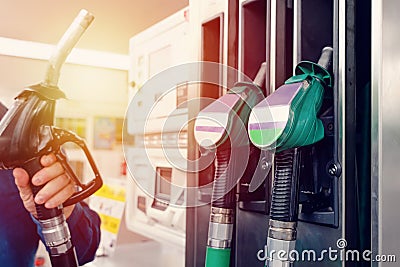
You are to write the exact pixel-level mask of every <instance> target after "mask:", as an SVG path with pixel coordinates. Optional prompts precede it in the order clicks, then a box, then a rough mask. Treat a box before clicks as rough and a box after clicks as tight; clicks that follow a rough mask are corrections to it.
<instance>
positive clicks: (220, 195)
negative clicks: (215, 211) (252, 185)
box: [211, 146, 235, 209]
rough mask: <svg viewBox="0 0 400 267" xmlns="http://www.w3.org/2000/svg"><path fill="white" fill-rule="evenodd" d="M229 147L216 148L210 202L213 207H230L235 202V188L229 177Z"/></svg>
mask: <svg viewBox="0 0 400 267" xmlns="http://www.w3.org/2000/svg"><path fill="white" fill-rule="evenodd" d="M230 156H231V148H230V146H223V147H221V148H219V149H217V157H216V166H215V175H214V177H215V179H214V186H213V192H212V197H211V201H212V202H211V203H212V206H213V207H217V208H225V209H231V208H233V206H234V203H235V190H234V189H233V188H234V186H233V185H232V183H233V182H232V181H231V180H232V177H230V171H229V170H230V169H231V168H232V166H230V165H232V164H230Z"/></svg>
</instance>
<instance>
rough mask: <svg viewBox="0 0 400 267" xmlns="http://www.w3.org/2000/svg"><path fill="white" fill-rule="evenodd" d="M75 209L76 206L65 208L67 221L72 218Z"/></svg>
mask: <svg viewBox="0 0 400 267" xmlns="http://www.w3.org/2000/svg"><path fill="white" fill-rule="evenodd" d="M74 208H75V204H74V205H71V206H68V207H65V208H64V215H65V219H68V218H69V216H71V214H72V212H73V210H74Z"/></svg>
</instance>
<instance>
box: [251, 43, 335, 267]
mask: <svg viewBox="0 0 400 267" xmlns="http://www.w3.org/2000/svg"><path fill="white" fill-rule="evenodd" d="M332 55H333V49H332V48H330V47H326V48H324V49H323V50H322V53H321V57H320V59H319V61H318V64H315V63H313V62H309V61H302V62H300V63H299V64H298V65H297V66H296V69H295V75H294V76H293V77H291V78H289V79H288V80H287V81H286V82H285V84H284V85H282V86H281V87H279V88H278V89H277V90H275V92H273V93H272V94H271V95H269V96H268V97H267V98H266V99H265V100H263V101H261V102H260V103H259V104H258V105H257V106H255V107H254V109H253V110H252V113H251V114H250V119H249V124H248V132H249V137H250V140H251V142H252V143H253V144H254V145H256V146H257V147H259V148H261V149H264V150H273V149H275V150H276V152H277V153H276V154H275V159H274V161H275V164H274V166H275V167H274V180H273V185H272V199H271V208H270V221H269V229H268V238H267V261H266V263H265V264H266V266H268V267H289V266H292V264H293V263H292V262H291V261H290V258H289V257H288V255H290V252H291V251H292V250H294V249H295V245H296V238H297V220H298V208H299V173H300V170H301V169H300V168H301V162H302V154H301V147H303V146H307V145H311V144H314V143H316V142H318V141H320V140H321V139H322V138H323V137H324V127H323V124H322V121H321V120H320V119H319V118H318V113H319V110H320V108H321V105H322V101H323V97H324V90H325V88H327V87H331V86H332V76H331V75H330V73H329V71H328V69H329V67H330V65H331V62H332ZM279 250H284V251H285V252H286V254H285V255H286V256H284V257H281V255H279V256H278V255H276V253H275V254H273V253H272V252H273V251H279Z"/></svg>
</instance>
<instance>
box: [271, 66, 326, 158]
mask: <svg viewBox="0 0 400 267" xmlns="http://www.w3.org/2000/svg"><path fill="white" fill-rule="evenodd" d="M295 74H296V75H295V76H293V77H291V78H289V79H288V80H287V81H286V82H285V84H292V83H298V82H302V83H303V86H302V88H301V89H300V90H299V92H298V93H297V95H296V96H295V97H294V99H293V101H292V103H291V105H290V111H289V120H288V123H287V125H286V127H285V129H284V130H283V132H282V134H281V136H280V137H279V138H278V140H277V143H276V151H277V152H279V151H283V150H285V149H289V148H294V147H300V146H306V145H310V144H313V143H316V142H318V141H320V140H321V139H322V138H323V137H324V127H323V125H322V121H321V120H320V119H318V117H317V115H318V112H319V109H320V108H321V105H322V100H323V95H324V86H328V87H331V86H332V77H331V75H330V74H329V72H328V71H327V70H326V69H324V68H322V67H321V66H319V65H318V64H315V63H313V62H308V61H302V62H300V63H299V64H298V65H297V67H296V69H295ZM282 89H284V88H282Z"/></svg>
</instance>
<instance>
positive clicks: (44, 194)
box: [13, 154, 75, 218]
mask: <svg viewBox="0 0 400 267" xmlns="http://www.w3.org/2000/svg"><path fill="white" fill-rule="evenodd" d="M40 163H41V164H42V166H43V167H44V168H43V169H41V170H40V171H38V172H37V173H36V174H35V175H34V176H33V177H32V184H33V185H36V186H40V185H44V187H43V188H42V189H41V190H40V191H39V192H38V193H37V195H36V197H35V198H33V193H32V190H31V187H30V183H29V179H30V177H29V175H28V173H27V172H26V171H25V170H24V169H22V168H15V169H14V171H13V175H14V177H15V184H16V185H17V187H18V190H19V195H20V197H21V199H22V201H23V203H24V206H25V208H26V209H27V210H28V211H29V212H30V213H31V214H32V215H33V216H35V217H37V214H36V208H35V203H37V204H39V205H40V204H44V205H45V207H46V208H49V209H50V208H55V207H57V206H58V205H60V204H62V203H64V202H65V201H66V200H67V199H69V198H70V197H71V196H72V195H73V194H74V193H75V185H74V183H73V181H72V180H71V179H69V177H68V174H66V173H65V170H64V168H63V166H62V165H61V163H60V162H58V161H57V158H56V156H55V155H54V154H49V155H45V156H42V157H41V159H40ZM73 209H74V205H71V206H68V207H65V208H64V215H65V217H66V218H68V217H69V216H70V215H71V213H72V210H73Z"/></svg>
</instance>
